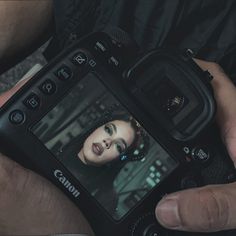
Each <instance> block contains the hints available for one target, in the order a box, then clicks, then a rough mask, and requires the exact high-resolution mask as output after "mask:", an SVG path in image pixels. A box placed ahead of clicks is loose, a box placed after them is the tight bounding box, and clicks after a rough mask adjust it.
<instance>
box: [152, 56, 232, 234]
mask: <svg viewBox="0 0 236 236" xmlns="http://www.w3.org/2000/svg"><path fill="white" fill-rule="evenodd" d="M195 61H196V63H197V64H198V65H199V66H200V67H201V68H202V69H203V70H208V71H209V72H210V73H211V74H212V75H213V77H214V79H213V81H212V86H213V89H214V94H215V99H216V102H217V115H216V118H217V123H218V125H219V128H220V131H221V135H222V139H223V142H224V143H225V145H226V147H227V150H228V153H229V155H230V157H231V158H232V160H233V162H234V165H235V166H236V88H235V86H234V85H233V83H232V82H231V81H230V79H229V78H228V77H227V75H226V74H225V73H224V71H223V69H222V68H221V67H220V66H219V65H218V64H216V63H213V62H205V61H202V60H197V59H196V60H195ZM235 201H236V183H231V184H225V185H211V186H206V187H202V188H196V189H189V190H185V191H180V192H177V193H173V194H170V195H167V196H165V197H164V198H163V199H162V200H161V201H160V202H159V203H158V205H157V208H156V217H157V219H158V221H159V222H160V223H161V224H162V225H163V226H164V227H166V228H170V229H173V230H183V231H195V232H215V231H220V230H227V229H235V228H236V217H235V215H236V205H235Z"/></svg>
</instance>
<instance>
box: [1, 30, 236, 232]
mask: <svg viewBox="0 0 236 236" xmlns="http://www.w3.org/2000/svg"><path fill="white" fill-rule="evenodd" d="M211 79H212V78H211V76H210V74H209V73H207V72H204V71H202V70H201V69H200V68H199V67H198V66H197V65H196V64H195V63H194V62H193V60H192V58H191V55H189V53H188V51H187V52H185V53H176V52H168V51H165V50H155V51H152V52H148V53H147V54H145V55H140V56H138V54H137V48H136V46H135V44H132V42H131V41H130V40H129V39H127V38H126V36H124V35H123V33H122V32H121V33H120V31H119V30H118V31H117V32H116V33H115V34H114V33H105V32H98V33H92V34H91V35H88V36H86V37H84V38H82V39H81V40H79V41H78V42H76V43H75V44H74V45H72V46H71V47H70V48H68V49H66V50H65V51H63V52H62V53H61V54H60V55H59V56H58V57H56V58H55V60H53V61H52V62H51V63H49V64H48V65H47V66H46V67H45V68H43V69H42V70H41V71H40V72H38V73H37V74H36V75H35V76H34V78H33V79H31V80H30V81H28V82H27V83H26V84H25V85H24V86H23V87H22V88H21V89H20V90H19V91H18V92H17V93H16V94H15V95H14V96H13V97H12V98H11V99H10V100H9V101H8V102H7V103H6V104H5V105H4V106H3V107H2V108H1V111H0V138H1V147H0V149H1V152H3V153H5V154H7V155H8V156H10V157H12V158H13V159H14V160H16V161H17V162H19V163H21V164H22V165H24V166H26V167H28V168H31V169H33V170H35V171H37V172H38V173H40V174H41V175H43V176H45V177H46V178H48V179H49V180H51V181H52V182H53V183H54V184H55V185H57V186H58V187H59V188H60V189H62V191H64V192H65V194H67V195H68V197H70V198H71V199H72V200H73V201H74V202H75V203H76V204H77V205H78V207H79V208H80V209H81V210H82V211H83V213H84V214H85V216H86V217H87V219H88V220H89V222H90V223H91V225H92V227H93V229H94V231H95V234H96V235H97V236H99V235H101V236H104V235H114V236H116V235H117V236H118V235H119V236H120V235H127V236H148V235H165V236H166V235H184V234H185V233H182V232H181V233H180V232H170V231H168V230H166V229H163V228H162V227H161V226H159V225H158V223H157V222H156V220H155V216H154V209H155V206H156V204H157V202H158V201H159V200H160V199H161V198H162V196H163V195H165V194H166V193H171V192H174V191H178V190H181V189H186V188H190V187H198V186H203V185H206V184H214V183H218V184H219V183H228V182H230V181H232V180H233V178H234V176H233V173H234V168H233V165H232V163H231V161H230V158H229V157H228V155H227V152H226V151H225V149H224V146H223V144H222V143H221V141H220V137H219V134H218V133H217V129H216V128H215V127H214V124H213V122H212V119H213V117H214V114H215V101H214V98H213V92H212V89H211V87H210V83H209V82H210V80H211ZM118 109H119V110H122V112H123V113H126V115H128V116H129V117H132V119H133V120H135V123H136V126H137V127H138V129H139V135H140V130H142V132H143V133H145V135H143V136H142V142H141V143H139V144H138V148H137V147H136V148H135V149H133V153H132V155H133V156H132V158H129V157H127V156H128V155H129V154H127V155H126V153H125V151H124V152H123V151H121V153H120V155H119V158H118V159H119V160H118V161H112V162H111V163H105V164H104V165H101V162H98V160H99V161H100V160H102V158H105V157H103V156H102V155H101V153H102V152H105V148H104V147H102V146H101V145H102V144H99V143H98V142H99V141H96V142H95V141H92V146H90V147H89V149H91V150H92V152H93V154H94V153H95V154H96V155H97V156H96V155H95V156H96V157H98V156H99V157H98V158H97V159H96V160H95V162H93V161H94V160H92V159H91V160H90V159H89V161H87V162H84V160H82V161H81V159H80V160H78V159H79V157H81V155H82V154H80V153H81V152H83V153H85V146H86V145H87V144H86V143H89V141H88V138H89V137H90V139H91V137H94V139H96V137H95V136H94V134H95V133H98V132H100V130H102V131H101V135H110V136H111V137H110V139H111V138H113V136H112V135H113V134H112V135H111V134H110V133H109V132H111V131H109V129H110V130H111V129H113V131H112V132H113V133H115V132H117V133H116V134H117V135H118V133H119V132H121V131H120V130H121V129H122V127H120V126H119V124H121V123H122V122H123V123H122V124H124V123H125V122H124V121H122V120H121V121H119V119H118V118H117V117H118V116H115V115H114V113H115V112H116V111H117V110H118ZM108 117H109V118H108ZM119 117H121V116H119ZM117 120H118V122H117ZM126 122H128V121H126ZM95 123H96V126H94V124H95ZM107 126H108V127H107ZM109 126H111V127H113V128H109ZM115 126H116V128H114V127H115ZM137 127H136V128H137ZM107 130H108V131H107ZM115 130H116V131H115ZM95 131H96V132H95ZM104 133H105V134H104ZM81 134H82V135H81ZM120 135H121V136H122V135H124V136H125V135H126V134H125V133H121V134H120ZM119 138H120V137H119ZM129 138H130V137H129ZM130 139H132V137H131V138H130ZM97 140H99V139H98V138H97ZM102 141H104V140H102ZM128 141H129V139H128V138H126V137H122V142H125V143H126V145H127V143H128ZM72 144H73V145H72ZM116 145H117V144H116ZM71 146H73V148H71ZM127 146H129V145H127ZM116 147H117V146H116ZM109 148H110V147H109ZM109 148H107V149H109ZM68 150H69V151H68ZM71 150H73V151H71ZM74 150H76V151H74ZM91 150H90V151H91ZM144 150H145V151H144ZM141 152H142V155H140V153H141ZM84 155H85V154H84ZM130 155H131V154H130ZM135 155H136V156H137V158H133V157H135ZM100 157H101V158H100ZM72 159H73V160H72ZM77 162H80V164H79V165H78V166H77ZM90 165H91V166H90ZM114 173H115V174H114ZM94 179H95V180H94ZM107 179H110V180H111V182H109V181H107ZM91 209H92V210H91ZM187 235H189V234H187ZM197 235H200V234H197Z"/></svg>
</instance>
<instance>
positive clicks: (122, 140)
mask: <svg viewBox="0 0 236 236" xmlns="http://www.w3.org/2000/svg"><path fill="white" fill-rule="evenodd" d="M120 140H121V142H122V143H123V144H124V146H125V150H126V149H127V147H128V145H127V143H126V142H125V140H124V139H123V138H121V139H120Z"/></svg>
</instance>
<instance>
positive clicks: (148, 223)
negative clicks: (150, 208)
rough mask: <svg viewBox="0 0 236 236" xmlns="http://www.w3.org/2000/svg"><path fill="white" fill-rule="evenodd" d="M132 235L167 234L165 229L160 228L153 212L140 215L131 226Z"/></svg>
mask: <svg viewBox="0 0 236 236" xmlns="http://www.w3.org/2000/svg"><path fill="white" fill-rule="evenodd" d="M131 235H132V236H168V235H169V233H168V231H167V230H166V229H164V228H162V227H161V226H160V225H159V224H158V223H157V220H156V218H155V215H154V214H153V213H147V214H145V215H143V216H142V217H140V218H139V219H138V220H137V221H136V223H135V224H134V226H133V227H132V234H131Z"/></svg>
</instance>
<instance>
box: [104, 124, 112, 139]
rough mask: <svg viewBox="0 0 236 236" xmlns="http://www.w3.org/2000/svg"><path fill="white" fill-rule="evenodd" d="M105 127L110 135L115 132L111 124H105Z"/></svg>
mask: <svg viewBox="0 0 236 236" xmlns="http://www.w3.org/2000/svg"><path fill="white" fill-rule="evenodd" d="M104 129H105V131H106V132H107V133H108V134H109V135H110V136H111V135H112V134H113V130H112V128H111V127H110V126H109V125H105V126H104Z"/></svg>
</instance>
